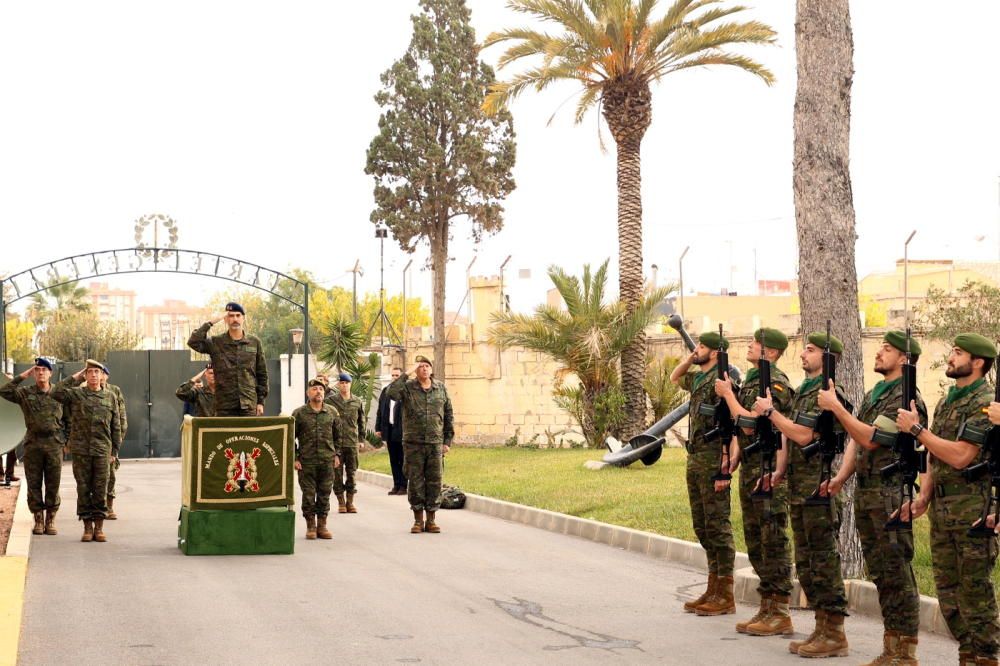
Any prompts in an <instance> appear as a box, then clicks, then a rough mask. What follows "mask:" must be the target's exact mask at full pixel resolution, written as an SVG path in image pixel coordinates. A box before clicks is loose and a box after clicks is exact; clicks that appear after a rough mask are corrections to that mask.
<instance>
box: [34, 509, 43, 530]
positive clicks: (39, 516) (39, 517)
mask: <svg viewBox="0 0 1000 666" xmlns="http://www.w3.org/2000/svg"><path fill="white" fill-rule="evenodd" d="M31 533H32V534H45V513H44V512H43V511H36V512H35V526H34V527H32V528H31Z"/></svg>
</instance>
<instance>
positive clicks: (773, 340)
mask: <svg viewBox="0 0 1000 666" xmlns="http://www.w3.org/2000/svg"><path fill="white" fill-rule="evenodd" d="M761 337H763V338H764V339H763V340H761ZM753 339H754V340H756V341H757V342H760V343H761V344H763V346H765V347H767V348H768V349H777V350H779V351H785V350H786V349H788V336H787V335H785V334H784V333H782V332H781V331H779V330H778V329H776V328H758V329H757V330H756V331H754V332H753Z"/></svg>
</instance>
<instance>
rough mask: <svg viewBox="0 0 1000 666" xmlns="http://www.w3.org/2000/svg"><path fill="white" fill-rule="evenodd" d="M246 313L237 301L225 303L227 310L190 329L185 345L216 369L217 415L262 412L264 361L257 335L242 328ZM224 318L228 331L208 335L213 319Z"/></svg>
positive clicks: (259, 413)
mask: <svg viewBox="0 0 1000 666" xmlns="http://www.w3.org/2000/svg"><path fill="white" fill-rule="evenodd" d="M245 314H246V313H245V312H244V310H243V306H242V305H240V304H239V303H227V304H226V314H225V315H220V316H218V317H216V318H215V319H212V320H211V321H206V322H205V323H204V324H202V325H201V326H200V327H199V328H198V329H197V330H195V331H194V332H193V333H191V337H190V338H189V339H188V347H190V348H191V349H193V350H195V351H196V352H201V353H202V354H208V355H209V356H210V357H211V358H212V368H213V369H214V370H215V384H216V386H215V388H216V391H215V415H216V416H261V415H262V414H263V413H264V400H265V399H266V398H267V389H268V386H267V363H266V362H265V360H264V346H263V345H262V344H261V342H260V339H259V338H257V337H255V336H253V335H249V334H247V333H246V332H245V331H244V330H243V317H244V315H245ZM222 319H225V320H226V326H227V329H228V330H227V331H226V332H225V333H223V334H222V335H215V336H212V337H209V336H208V331H209V329H211V328H212V325H213V324H215V323H216V322H219V321H221V320H222Z"/></svg>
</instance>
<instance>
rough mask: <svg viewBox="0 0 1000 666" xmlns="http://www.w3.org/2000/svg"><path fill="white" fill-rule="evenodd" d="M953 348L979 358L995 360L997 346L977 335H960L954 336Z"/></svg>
mask: <svg viewBox="0 0 1000 666" xmlns="http://www.w3.org/2000/svg"><path fill="white" fill-rule="evenodd" d="M955 346H956V347H958V348H959V349H964V350H965V351H967V352H969V353H970V354H972V355H973V356H978V357H979V358H996V357H997V346H996V345H995V344H993V342H992V341H991V340H989V339H988V338H984V337H983V336H981V335H979V334H978V333H962V334H961V335H956V336H955Z"/></svg>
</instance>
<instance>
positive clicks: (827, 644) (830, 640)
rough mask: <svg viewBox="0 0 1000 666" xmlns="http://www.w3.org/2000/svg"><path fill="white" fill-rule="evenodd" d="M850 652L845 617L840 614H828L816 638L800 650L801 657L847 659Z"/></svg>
mask: <svg viewBox="0 0 1000 666" xmlns="http://www.w3.org/2000/svg"><path fill="white" fill-rule="evenodd" d="M848 652H849V646H848V645H847V636H846V635H845V634H844V616H843V615H840V614H838V613H827V615H826V621H825V622H824V623H823V629H822V630H821V631H820V632H819V634H818V635H817V636H816V638H814V639H813V640H811V641H809V642H808V643H806V644H805V645H803V646H801V647H800V648H799V656H800V657H846V656H847V654H848Z"/></svg>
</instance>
